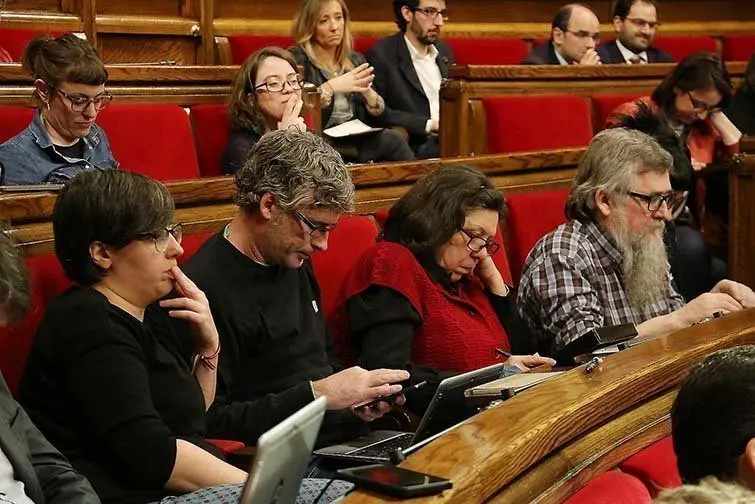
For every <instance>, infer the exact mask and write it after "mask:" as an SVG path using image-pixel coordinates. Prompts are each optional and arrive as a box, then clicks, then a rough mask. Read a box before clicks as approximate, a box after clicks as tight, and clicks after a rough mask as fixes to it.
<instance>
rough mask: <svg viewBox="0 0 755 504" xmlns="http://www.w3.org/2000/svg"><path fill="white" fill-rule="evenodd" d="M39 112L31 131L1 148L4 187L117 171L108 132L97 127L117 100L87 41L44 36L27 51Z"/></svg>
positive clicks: (0, 179) (0, 178)
mask: <svg viewBox="0 0 755 504" xmlns="http://www.w3.org/2000/svg"><path fill="white" fill-rule="evenodd" d="M23 66H24V68H26V69H27V70H28V71H29V72H30V73H31V74H32V77H34V96H35V98H36V100H37V112H36V114H35V115H34V119H33V120H32V122H31V124H30V125H29V127H28V128H26V129H25V130H23V131H22V132H21V133H19V134H18V135H16V136H15V137H13V138H11V139H10V140H8V141H7V142H5V143H4V144H2V145H0V170H1V171H2V173H1V174H0V183H1V184H2V185H28V184H45V183H61V182H65V181H67V180H69V179H71V178H72V177H73V176H74V175H76V174H77V173H79V172H81V171H84V170H113V169H116V168H118V162H117V161H116V160H115V159H113V154H112V152H110V144H109V143H108V140H107V136H105V132H104V131H103V130H102V129H101V128H100V127H99V126H97V125H96V124H95V120H96V119H97V115H98V114H99V113H100V111H101V110H102V109H103V108H105V107H106V106H107V105H108V104H109V103H110V101H111V100H112V96H111V95H110V93H108V92H107V91H106V90H105V82H106V81H107V77H108V75H107V70H105V66H104V65H103V63H102V60H101V59H100V57H99V56H98V55H97V52H96V51H95V50H94V48H93V47H92V46H91V45H90V44H89V42H87V41H86V40H81V39H79V38H78V37H76V36H75V35H73V34H70V33H68V34H64V35H61V36H60V37H58V38H52V37H50V36H49V35H42V36H40V37H37V38H36V39H34V40H32V41H31V42H30V43H29V45H28V46H27V48H26V50H25V51H24V55H23Z"/></svg>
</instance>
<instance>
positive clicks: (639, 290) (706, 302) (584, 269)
mask: <svg viewBox="0 0 755 504" xmlns="http://www.w3.org/2000/svg"><path fill="white" fill-rule="evenodd" d="M672 165H673V159H672V157H671V155H670V154H669V153H668V152H666V151H665V150H664V149H663V148H662V147H661V146H660V145H659V144H658V142H657V141H656V140H654V139H653V138H652V137H650V136H649V135H646V134H645V133H641V132H639V131H634V130H629V129H624V128H616V129H609V130H605V131H602V132H600V133H598V134H597V135H596V136H595V138H593V140H592V142H590V146H589V147H588V149H587V152H586V153H585V156H584V158H583V159H582V162H581V163H580V165H579V168H578V169H577V174H576V176H575V177H574V180H573V181H572V187H571V191H570V192H569V198H568V201H567V214H568V217H569V221H568V222H566V223H565V224H562V225H561V226H559V227H558V228H557V229H555V230H554V231H552V232H550V233H548V234H547V235H545V236H544V237H543V238H541V239H540V241H538V242H537V243H536V244H535V246H534V247H533V249H532V250H531V251H530V253H529V256H528V257H527V260H526V262H525V265H524V271H523V272H522V279H521V282H520V285H519V292H518V297H517V308H518V310H519V313H520V315H521V316H522V319H523V320H524V321H525V322H526V323H527V325H528V326H529V328H530V330H531V332H532V334H533V335H534V339H535V340H536V341H534V344H535V345H536V346H537V349H538V350H539V351H540V353H541V354H545V355H553V354H556V353H557V352H559V351H560V350H561V349H563V348H564V347H565V346H566V345H568V344H570V343H571V342H573V341H575V340H577V339H578V338H580V337H581V336H583V335H584V334H586V333H588V332H589V331H590V330H591V329H593V328H599V327H604V326H611V325H618V324H636V326H637V331H638V333H639V334H640V336H654V335H657V336H660V335H663V334H667V333H670V332H673V331H678V330H680V329H683V328H685V327H689V326H690V325H691V324H693V323H695V322H698V321H700V320H701V319H704V318H706V317H711V316H713V314H714V313H716V312H719V311H720V312H724V313H728V312H731V311H736V310H741V309H743V308H750V307H753V306H755V293H753V292H752V290H751V289H750V288H749V287H747V286H745V285H742V284H739V283H737V282H732V281H730V280H722V281H720V282H718V283H717V284H716V285H715V286H714V287H713V289H711V291H710V292H706V293H704V294H702V295H700V296H698V297H696V298H695V299H693V300H691V301H690V302H689V303H687V304H685V303H684V300H683V299H682V297H681V296H680V295H679V294H678V292H677V291H676V288H675V286H674V282H673V278H672V276H671V274H670V272H669V265H668V256H667V252H666V247H665V244H664V242H663V229H664V223H665V221H668V220H669V219H671V208H672V207H674V205H675V203H676V200H677V198H678V195H677V194H676V193H675V192H674V191H672V189H671V182H670V180H669V170H670V169H671V167H672Z"/></svg>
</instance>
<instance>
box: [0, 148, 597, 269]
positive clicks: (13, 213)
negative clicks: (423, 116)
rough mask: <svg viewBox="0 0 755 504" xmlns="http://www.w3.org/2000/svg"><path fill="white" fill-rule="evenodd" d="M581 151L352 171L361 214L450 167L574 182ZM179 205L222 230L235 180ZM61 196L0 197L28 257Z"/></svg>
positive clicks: (41, 250)
mask: <svg viewBox="0 0 755 504" xmlns="http://www.w3.org/2000/svg"><path fill="white" fill-rule="evenodd" d="M583 152H584V151H583V150H582V149H567V150H560V151H548V152H538V153H529V154H521V155H499V156H480V157H475V158H457V159H453V160H448V159H445V160H431V161H413V162H408V163H382V164H372V165H359V166H354V167H352V168H350V171H351V175H352V178H353V180H354V183H355V185H356V189H357V190H356V201H357V205H356V211H357V213H370V212H374V211H376V210H381V209H385V208H389V207H390V206H391V205H392V204H393V202H394V201H396V200H397V199H398V198H400V197H401V195H403V194H404V193H405V192H406V191H407V190H408V188H409V187H410V186H411V184H413V183H414V182H415V181H416V180H417V179H418V178H419V177H421V176H422V175H424V174H426V173H429V172H430V171H432V170H435V169H437V168H438V167H439V166H442V165H446V164H456V163H465V164H471V165H473V166H476V167H478V168H479V169H480V170H482V171H484V172H485V173H486V174H487V175H488V176H489V177H491V179H492V180H493V182H494V183H495V184H496V186H498V187H500V188H502V189H503V190H504V191H505V192H507V193H514V192H522V191H529V190H538V189H549V188H555V187H566V186H568V185H569V184H571V180H572V178H573V176H574V173H575V170H576V166H577V164H578V163H579V160H580V159H581V157H582V154H583ZM166 185H167V186H168V188H169V189H170V191H171V193H172V194H173V198H174V200H175V202H176V217H175V219H176V221H177V222H183V223H184V224H185V226H184V233H186V234H197V233H203V232H208V231H214V230H219V229H220V228H221V227H222V226H223V225H224V224H225V223H226V222H228V220H229V219H230V218H231V217H232V216H233V214H234V212H235V206H234V205H233V194H234V191H235V187H234V185H233V180H232V178H231V177H216V178H205V179H201V180H190V181H181V182H168V183H167V184H166ZM56 198H57V195H56V194H55V193H50V192H41V193H20V194H0V220H4V221H10V222H11V223H12V225H13V232H14V236H15V238H16V239H17V240H18V241H19V242H20V243H21V244H22V245H23V246H24V247H25V249H26V252H27V254H28V255H39V254H45V253H50V252H52V250H53V243H52V225H51V218H52V211H53V208H54V205H55V199H56Z"/></svg>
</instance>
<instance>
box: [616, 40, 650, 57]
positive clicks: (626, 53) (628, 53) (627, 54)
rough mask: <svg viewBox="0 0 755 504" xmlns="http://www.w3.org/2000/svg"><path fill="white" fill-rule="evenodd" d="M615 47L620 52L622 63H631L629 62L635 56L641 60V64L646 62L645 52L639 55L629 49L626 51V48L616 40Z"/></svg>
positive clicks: (646, 53)
mask: <svg viewBox="0 0 755 504" xmlns="http://www.w3.org/2000/svg"><path fill="white" fill-rule="evenodd" d="M616 47H618V48H619V52H621V55H622V56H623V57H624V61H626V62H627V63H631V61H629V60H631V59H632V58H634V57H635V56H639V57H640V58H642V63H647V62H648V52H647V51H642V52H641V53H636V52H632V51H630V50H629V49H627V47H626V46H625V45H624V44H622V43H621V41H620V40H619V39H616Z"/></svg>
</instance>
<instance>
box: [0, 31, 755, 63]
mask: <svg viewBox="0 0 755 504" xmlns="http://www.w3.org/2000/svg"><path fill="white" fill-rule="evenodd" d="M38 33H39V31H35V30H23V29H7V28H6V29H3V30H0V47H3V48H4V49H5V50H7V51H8V53H9V54H10V56H11V58H13V60H14V61H20V59H21V54H22V53H23V50H24V48H25V47H26V44H27V43H28V42H29V40H31V39H32V38H33V37H34V36H36V35H37V34H38ZM55 35H57V33H55ZM227 38H228V42H229V45H230V48H231V55H232V62H233V64H234V65H240V64H241V63H242V62H243V61H244V60H245V59H246V58H247V57H248V56H249V55H250V54H252V53H254V52H255V51H256V50H257V49H260V48H262V47H265V46H268V45H277V46H280V47H284V48H285V47H290V46H291V45H293V39H292V38H291V37H290V36H286V35H235V36H229V37H227ZM612 38H613V37H612V34H611V35H608V36H605V37H604V39H605V40H606V41H607V40H610V39H612ZM377 40H379V37H368V36H357V37H355V38H354V48H355V50H357V51H359V52H361V53H365V52H367V51H368V50H369V49H370V47H372V45H373V44H374V43H375V42H376V41H377ZM444 40H445V41H446V42H448V44H449V45H450V46H451V48H452V49H453V52H454V56H455V57H456V62H457V64H459V65H517V64H519V62H520V61H522V59H524V57H525V56H527V54H529V52H530V48H531V46H535V47H537V46H538V45H540V44H542V43H544V42H545V40H546V39H534V40H532V41H531V43H530V42H528V41H526V40H523V39H518V38H492V37H445V38H444ZM654 45H655V46H656V47H659V48H660V49H663V50H664V51H666V52H668V53H669V54H671V55H672V56H673V57H674V58H675V59H676V60H677V61H679V60H681V59H683V58H684V57H685V56H688V55H690V54H692V53H694V52H697V51H712V52H719V46H718V41H717V40H716V38H715V37H712V36H689V37H685V36H663V35H660V36H658V37H656V39H655V42H654ZM721 45H722V48H723V50H722V56H723V58H724V60H726V61H747V60H749V59H750V55H751V54H752V53H753V52H755V35H726V36H723V37H722V38H721Z"/></svg>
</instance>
